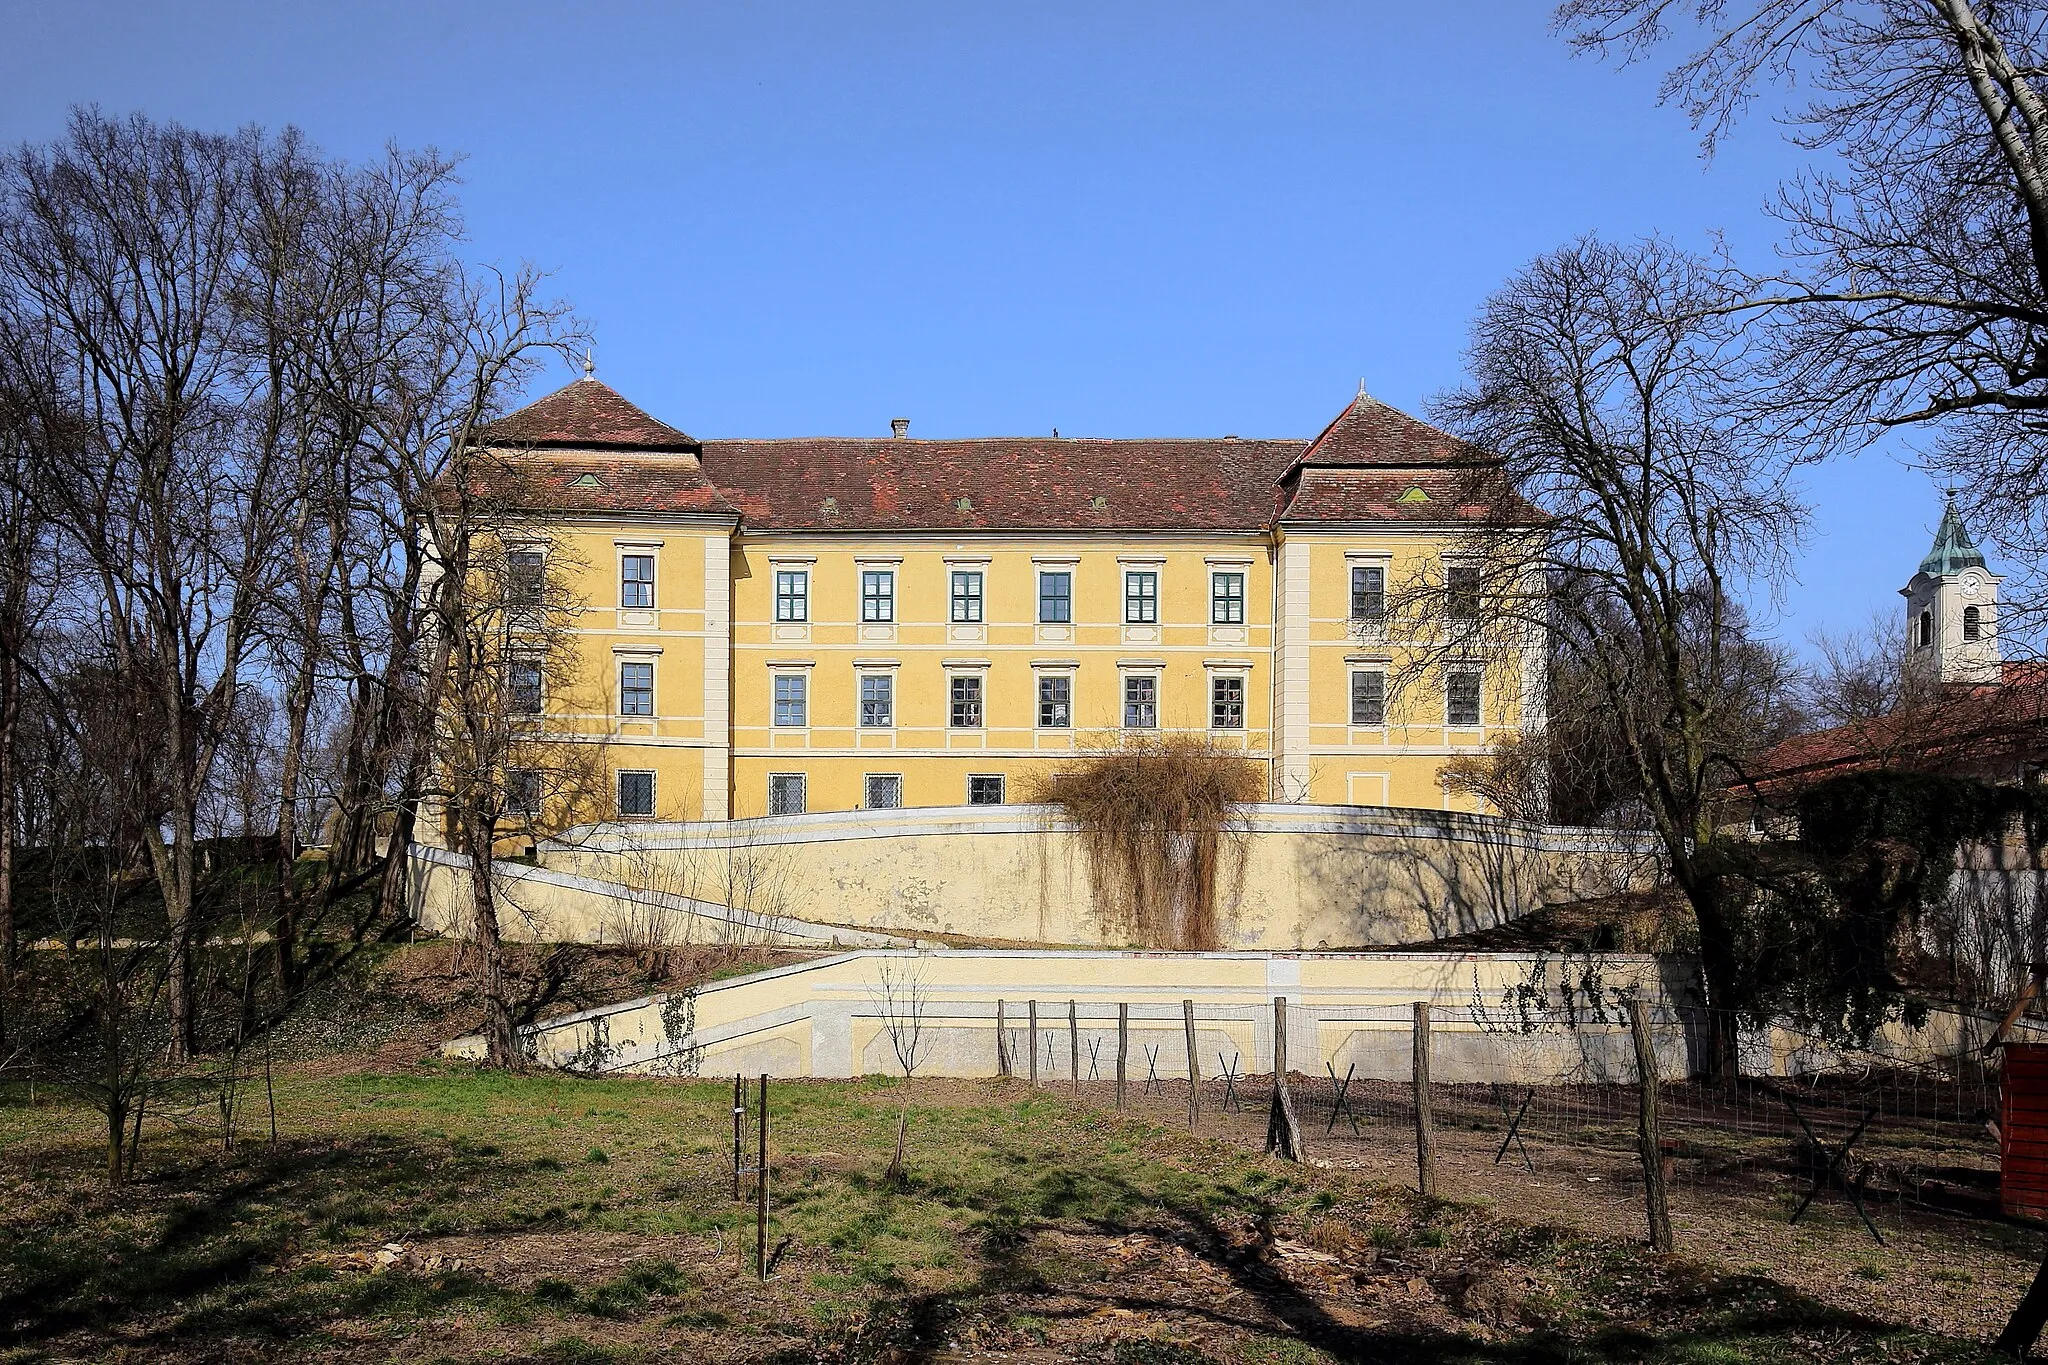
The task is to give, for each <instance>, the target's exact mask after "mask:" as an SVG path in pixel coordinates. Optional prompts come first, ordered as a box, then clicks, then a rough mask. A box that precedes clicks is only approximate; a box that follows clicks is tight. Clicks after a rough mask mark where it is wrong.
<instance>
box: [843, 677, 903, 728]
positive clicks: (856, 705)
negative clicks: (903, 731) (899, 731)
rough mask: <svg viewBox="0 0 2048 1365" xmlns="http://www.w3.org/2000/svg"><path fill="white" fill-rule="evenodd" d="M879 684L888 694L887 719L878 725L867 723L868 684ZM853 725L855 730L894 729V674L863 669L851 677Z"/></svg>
mask: <svg viewBox="0 0 2048 1365" xmlns="http://www.w3.org/2000/svg"><path fill="white" fill-rule="evenodd" d="M870 682H880V683H883V684H885V685H886V688H887V690H888V693H889V714H888V718H887V719H886V720H884V721H883V722H882V723H881V724H879V725H870V724H869V723H868V697H867V691H868V684H869V683H870ZM853 711H854V715H853V724H854V728H855V729H856V730H893V729H895V728H896V674H895V673H894V672H892V671H884V670H882V669H878V668H864V669H860V670H859V671H857V672H855V674H854V675H853Z"/></svg>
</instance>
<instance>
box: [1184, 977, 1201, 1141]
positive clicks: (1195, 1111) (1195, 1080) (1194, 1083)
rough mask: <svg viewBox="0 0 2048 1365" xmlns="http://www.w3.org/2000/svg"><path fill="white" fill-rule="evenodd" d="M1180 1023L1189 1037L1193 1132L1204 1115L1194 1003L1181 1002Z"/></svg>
mask: <svg viewBox="0 0 2048 1365" xmlns="http://www.w3.org/2000/svg"><path fill="white" fill-rule="evenodd" d="M1180 1021H1181V1027H1182V1029H1183V1030H1185V1031H1186V1033H1187V1037H1188V1130H1189V1131H1190V1132H1192V1131H1194V1127H1195V1120H1196V1119H1198V1118H1200V1117H1201V1114H1202V1060H1201V1057H1200V1056H1199V1055H1198V1054H1197V1053H1196V1052H1195V1002H1194V1001H1192V1000H1183V1001H1181V1002H1180Z"/></svg>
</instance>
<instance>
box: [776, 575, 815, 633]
mask: <svg viewBox="0 0 2048 1365" xmlns="http://www.w3.org/2000/svg"><path fill="white" fill-rule="evenodd" d="M775 619H776V620H778V621H808V620H810V619H811V571H810V570H809V569H777V570H776V571H775Z"/></svg>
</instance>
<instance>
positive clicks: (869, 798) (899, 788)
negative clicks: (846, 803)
mask: <svg viewBox="0 0 2048 1365" xmlns="http://www.w3.org/2000/svg"><path fill="white" fill-rule="evenodd" d="M877 782H893V783H895V785H896V799H895V801H893V802H891V803H890V804H888V805H886V806H878V805H876V804H875V797H874V793H875V783H877ZM860 804H861V809H862V810H902V809H903V774H902V773H862V774H861V775H860Z"/></svg>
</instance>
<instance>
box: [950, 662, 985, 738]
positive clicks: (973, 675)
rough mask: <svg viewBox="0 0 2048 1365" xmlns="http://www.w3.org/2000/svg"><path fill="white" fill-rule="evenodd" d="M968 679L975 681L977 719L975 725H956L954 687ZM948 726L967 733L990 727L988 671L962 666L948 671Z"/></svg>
mask: <svg viewBox="0 0 2048 1365" xmlns="http://www.w3.org/2000/svg"><path fill="white" fill-rule="evenodd" d="M967 680H972V681H973V683H974V695H975V702H974V704H975V712H976V716H977V719H976V721H975V723H974V724H973V725H956V724H955V723H954V721H953V714H954V712H953V704H954V702H953V689H954V687H955V686H956V685H957V684H959V683H961V682H963V681H967ZM946 728H947V729H948V730H958V731H961V732H962V733H965V734H973V733H974V732H976V731H980V730H986V729H988V674H987V672H986V671H984V670H982V669H965V668H962V669H952V670H949V671H948V672H947V674H946Z"/></svg>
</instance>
